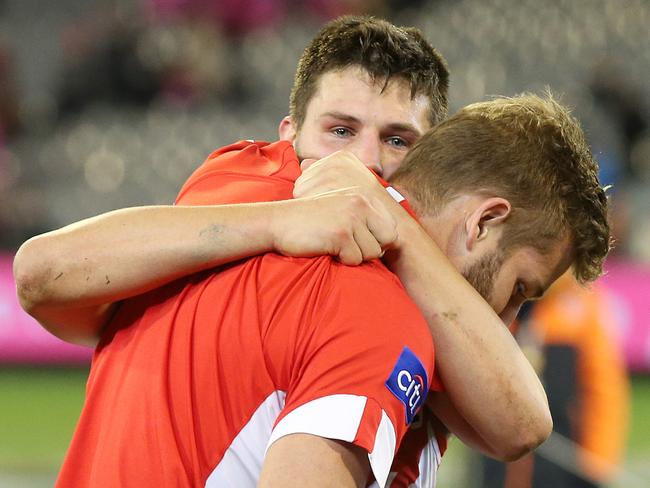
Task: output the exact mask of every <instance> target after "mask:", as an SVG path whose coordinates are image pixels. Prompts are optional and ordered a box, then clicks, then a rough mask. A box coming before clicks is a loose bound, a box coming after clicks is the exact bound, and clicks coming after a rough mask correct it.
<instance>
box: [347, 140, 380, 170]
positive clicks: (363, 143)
mask: <svg viewBox="0 0 650 488" xmlns="http://www.w3.org/2000/svg"><path fill="white" fill-rule="evenodd" d="M351 149H352V152H353V153H354V155H355V156H356V157H357V158H359V160H360V161H361V162H362V163H363V164H365V165H366V167H368V168H370V169H371V170H373V171H374V172H375V173H377V174H378V175H379V176H381V175H382V173H383V172H384V168H383V166H382V164H381V144H380V142H379V141H378V140H377V139H375V138H369V137H368V138H364V139H360V140H358V141H357V144H355V147H354V148H351Z"/></svg>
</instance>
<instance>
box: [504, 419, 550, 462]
mask: <svg viewBox="0 0 650 488" xmlns="http://www.w3.org/2000/svg"><path fill="white" fill-rule="evenodd" d="M552 430H553V420H552V418H551V415H550V412H548V411H547V412H546V414H545V415H542V416H540V418H538V419H534V420H530V421H529V422H527V423H526V426H525V427H522V428H519V429H513V435H512V437H511V438H510V439H508V440H507V441H506V442H504V443H503V444H502V445H501V446H500V449H497V450H496V452H495V453H494V457H495V458H496V459H497V460H499V461H503V462H512V461H516V460H518V459H520V458H522V457H524V456H525V455H526V454H529V453H530V452H532V451H534V450H535V449H537V447H539V446H540V445H541V444H542V443H543V442H544V441H545V440H546V439H548V437H549V435H551V431H552Z"/></svg>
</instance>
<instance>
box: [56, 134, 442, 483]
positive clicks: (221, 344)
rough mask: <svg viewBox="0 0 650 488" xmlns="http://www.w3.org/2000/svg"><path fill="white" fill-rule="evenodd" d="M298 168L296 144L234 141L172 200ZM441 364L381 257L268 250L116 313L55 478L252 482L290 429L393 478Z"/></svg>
mask: <svg viewBox="0 0 650 488" xmlns="http://www.w3.org/2000/svg"><path fill="white" fill-rule="evenodd" d="M299 174H300V168H299V164H298V161H297V159H296V157H295V153H294V152H293V148H292V147H291V146H290V145H289V144H288V143H276V144H271V145H267V144H264V143H239V144H237V145H233V146H229V147H227V148H224V149H222V150H220V151H217V152H215V153H213V154H212V155H211V157H210V158H209V159H208V161H207V162H206V163H205V164H204V165H202V166H201V167H200V168H199V169H198V170H197V171H196V172H195V173H194V174H193V175H192V177H191V178H190V179H189V181H188V182H187V183H186V185H184V187H183V189H182V190H181V193H180V195H179V197H178V200H177V203H179V204H191V205H200V204H218V203H234V202H253V201H268V200H278V199H288V198H291V194H292V189H293V182H294V181H295V179H296V178H297V176H298V175H299ZM433 367H434V351H433V342H432V338H431V335H430V334H429V331H428V327H427V325H426V323H425V321H424V319H423V317H422V316H421V314H420V312H419V311H418V309H417V307H416V306H415V305H414V304H413V303H412V302H411V300H410V299H409V298H408V297H407V295H406V293H405V291H404V289H403V288H402V286H401V283H400V282H399V280H398V279H397V278H396V277H395V276H394V275H393V274H392V273H390V272H389V271H388V270H387V269H386V268H385V267H384V266H383V265H382V264H381V262H379V261H373V262H369V263H364V264H363V265H360V266H357V267H348V266H345V265H342V264H340V263H338V262H337V261H335V260H333V259H332V258H330V257H329V256H325V257H320V258H309V259H307V258H289V257H284V256H279V255H277V254H266V255H263V256H259V257H255V258H251V259H248V260H245V261H241V262H238V263H235V264H232V265H229V266H224V267H221V268H219V269H217V270H212V271H207V272H203V273H198V274H195V275H193V276H190V277H187V278H184V279H180V280H177V281H175V282H173V283H170V284H169V285H167V286H164V287H161V288H159V289H156V290H153V291H151V292H149V293H147V294H144V295H141V296H139V297H135V298H133V299H130V300H127V301H125V302H124V303H123V305H122V306H121V308H120V309H119V311H118V312H117V314H116V316H115V318H114V319H113V320H112V322H111V324H110V325H109V327H108V329H107V330H106V331H105V333H104V334H103V337H102V340H101V342H100V345H99V346H98V348H97V350H96V352H95V355H94V358H93V364H92V367H91V373H90V377H89V380H88V386H87V398H86V404H85V405H84V409H83V411H82V415H81V418H80V420H79V423H78V425H77V429H76V431H75V435H74V438H73V441H72V444H71V447H70V450H69V452H68V455H67V457H66V460H65V462H64V465H63V468H62V470H61V473H60V476H59V480H58V486H65V487H68V486H70V487H83V486H101V487H107V486H120V487H128V486H138V487H147V486H151V487H164V486H169V487H172V486H173V487H179V486H214V487H217V486H218V487H222V486H237V487H240V486H255V484H256V482H257V479H258V476H259V473H260V470H261V466H262V463H263V460H264V454H265V451H266V448H267V447H268V446H269V445H270V444H271V443H273V442H274V441H275V440H277V439H279V438H281V437H282V436H285V435H288V434H291V433H310V434H314V435H318V436H321V437H326V438H331V439H339V440H342V441H345V442H350V443H353V444H355V445H358V446H360V447H362V448H363V449H365V450H366V451H367V452H368V457H369V461H370V465H371V469H372V473H373V476H374V477H375V479H376V480H377V484H378V485H379V486H385V485H386V483H387V480H388V478H389V476H390V477H391V478H395V475H390V473H389V472H390V467H391V463H392V461H393V457H394V454H395V451H396V448H397V446H398V445H399V443H400V441H401V439H402V437H403V436H404V434H405V433H406V431H407V429H408V425H409V423H410V422H411V420H412V418H413V416H414V415H415V413H416V411H417V409H418V408H419V406H420V405H421V404H422V403H423V401H424V398H425V396H426V392H427V389H428V388H429V386H430V380H431V379H432V377H433ZM425 442H427V443H428V446H429V448H432V449H433V451H431V452H435V450H436V449H437V443H436V442H435V436H433V435H432V434H430V435H428V436H427V439H426V440H425ZM421 447H422V445H420V447H419V448H418V449H421ZM425 451H426V449H425ZM438 454H439V453H438ZM416 461H417V460H416ZM437 462H439V455H438V458H437V461H436V466H437ZM434 475H435V473H434ZM397 477H398V478H399V475H397Z"/></svg>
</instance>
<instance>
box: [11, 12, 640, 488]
mask: <svg viewBox="0 0 650 488" xmlns="http://www.w3.org/2000/svg"><path fill="white" fill-rule="evenodd" d="M348 12H353V13H374V14H377V15H379V16H383V17H386V18H388V19H389V20H392V21H394V22H395V23H397V24H402V25H415V26H417V27H420V28H421V29H422V30H423V31H424V32H425V34H426V36H427V37H428V38H429V39H430V40H431V41H432V43H433V44H434V45H435V46H436V47H437V48H438V49H439V50H440V51H441V52H442V53H443V54H444V56H445V57H446V58H447V60H448V62H449V66H450V69H451V72H452V85H451V109H452V112H453V111H455V110H456V109H458V108H459V107H461V106H463V105H464V104H466V103H470V102H473V101H477V100H482V99H485V98H486V97H488V96H489V95H493V94H506V95H508V94H515V93H518V92H522V91H526V90H528V91H531V90H532V91H536V90H537V91H539V90H541V89H543V87H544V86H546V85H549V86H550V87H551V88H552V89H553V91H554V92H555V93H557V94H561V95H562V99H563V100H564V101H565V102H567V103H568V104H570V105H571V106H573V107H574V108H575V113H576V115H577V116H578V117H579V118H580V119H581V121H582V122H583V124H584V126H585V128H586V129H587V132H588V135H589V139H590V143H591V145H592V148H593V150H594V153H595V154H596V155H597V158H598V160H599V162H600V164H601V166H602V175H601V176H602V179H603V181H604V182H605V183H607V184H612V185H614V186H613V190H612V192H611V195H612V200H613V203H614V214H613V218H614V221H615V231H616V237H617V241H618V244H617V249H616V251H615V256H614V258H613V260H612V263H613V264H612V265H611V267H610V278H611V279H610V283H609V285H610V287H611V288H612V290H611V291H612V296H613V297H614V299H615V302H616V306H615V310H616V311H617V316H616V320H615V321H614V322H615V323H613V324H610V329H611V330H610V331H609V332H611V334H612V337H615V338H616V339H615V345H616V347H617V348H618V349H619V350H620V352H621V353H622V354H623V356H624V358H625V362H626V365H627V367H628V369H629V371H630V373H631V375H632V382H631V384H632V389H631V402H630V405H629V408H630V412H631V416H630V424H629V435H628V436H627V448H626V452H625V460H624V463H623V464H622V466H621V468H620V470H619V475H618V476H617V477H616V478H615V479H614V481H612V484H611V486H626V487H627V486H631V487H634V486H650V481H648V480H650V379H649V377H648V376H647V375H648V373H649V372H650V308H649V305H648V303H649V302H650V244H649V243H650V126H649V120H650V106H649V104H650V82H649V81H648V80H650V29H649V25H650V4H649V3H648V2H647V0H620V1H619V0H550V1H547V2H539V1H536V0H519V1H517V0H456V1H454V0H437V1H434V0H429V1H427V0H410V1H406V0H403V1H400V0H305V1H302V2H297V1H290V0H242V1H237V0H103V1H102V0H92V1H89V0H58V1H57V2H41V1H37V0H0V487H5V486H7V487H8V486H21V487H27V486H33V487H41V486H51V485H52V483H53V480H54V478H55V476H56V472H57V469H58V466H59V465H60V463H61V460H62V458H63V455H64V453H65V450H66V447H67V443H68V442H69V439H70V436H71V434H72V430H73V427H74V424H75V421H76V418H77V415H78V413H79V411H80V409H81V406H82V402H83V389H84V382H85V377H86V375H87V369H88V362H89V357H90V353H89V351H88V350H85V349H83V348H81V349H80V348H75V347H71V346H65V345H62V344H60V343H59V342H58V341H56V340H55V339H52V338H50V337H48V336H46V335H45V334H44V333H42V332H41V331H40V330H39V328H38V326H37V325H35V324H34V322H33V321H31V319H30V318H29V317H26V316H25V314H24V313H22V312H21V311H20V310H19V308H18V305H17V304H16V299H15V290H14V285H13V281H12V276H11V259H12V256H13V253H14V252H15V250H16V249H17V248H18V246H19V245H20V244H21V243H22V242H23V241H24V240H26V239H27V238H29V237H31V236H32V235H35V234H37V233H41V232H45V231H48V230H51V229H54V228H57V227H60V226H63V225H65V224H68V223H70V222H73V221H75V220H79V219H82V218H85V217H89V216H92V215H95V214H98V213H101V212H105V211H108V210H112V209H115V208H119V207H125V206H133V205H144V204H154V203H169V202H172V201H173V200H174V197H175V194H176V191H177V189H178V188H179V186H180V184H181V183H182V182H183V181H184V180H185V178H186V177H187V176H188V175H189V174H190V173H191V171H192V170H193V169H194V168H195V167H196V166H197V165H198V164H200V163H201V162H202V161H203V159H204V158H205V156H206V155H207V154H208V153H210V152H211V151H212V150H213V149H215V148H217V147H219V146H221V145H224V144H227V143H229V142H232V141H235V140H238V139H249V138H255V139H267V140H272V139H274V138H275V137H276V127H277V123H278V122H279V120H280V119H281V117H282V116H283V115H285V113H286V111H287V106H288V97H289V90H290V87H291V82H292V75H293V71H294V69H295V65H296V61H297V59H298V57H299V55H300V53H301V51H302V48H303V47H304V45H305V44H306V43H307V42H308V40H309V39H310V38H311V37H312V36H313V35H314V34H315V32H316V31H317V29H318V28H319V26H320V25H321V24H322V23H323V22H324V21H326V20H327V19H329V18H331V17H333V16H336V15H339V14H342V13H348ZM606 284H607V283H606ZM468 459H469V457H468V454H467V452H466V451H464V450H463V449H462V448H460V446H457V445H455V444H453V445H452V448H451V452H450V454H449V455H448V456H446V457H445V459H444V462H443V464H442V467H441V474H440V477H441V479H440V481H439V484H438V486H440V487H443V488H445V487H456V486H478V485H477V483H476V482H475V481H473V477H472V476H471V472H472V469H471V465H470V464H468V462H469V461H468ZM643 480H645V482H644V481H643Z"/></svg>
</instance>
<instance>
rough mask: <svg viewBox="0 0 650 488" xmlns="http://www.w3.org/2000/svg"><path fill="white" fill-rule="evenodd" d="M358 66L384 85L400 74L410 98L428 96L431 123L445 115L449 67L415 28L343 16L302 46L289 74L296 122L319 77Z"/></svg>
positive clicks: (291, 112) (374, 19)
mask: <svg viewBox="0 0 650 488" xmlns="http://www.w3.org/2000/svg"><path fill="white" fill-rule="evenodd" d="M349 66H359V67H361V68H363V69H364V70H365V71H367V72H368V74H369V75H370V76H371V78H372V79H373V81H375V82H377V81H382V82H383V83H384V87H385V86H386V84H387V83H388V82H389V81H390V80H391V79H403V80H405V81H407V82H408V83H409V85H410V88H411V98H414V97H415V96H416V95H420V94H423V95H425V96H427V97H428V98H429V101H430V109H429V117H428V119H429V122H430V123H431V126H434V125H435V124H437V123H439V122H440V121H441V120H443V119H444V118H445V117H446V116H447V91H448V86H449V71H448V69H447V63H446V62H445V60H444V58H443V57H442V56H441V55H440V54H439V53H438V51H436V50H435V49H434V48H433V47H432V46H431V44H429V42H428V41H427V40H426V39H425V38H424V36H423V35H422V33H421V32H420V30H418V29H416V28H414V27H397V26H395V25H393V24H391V23H390V22H387V21H385V20H381V19H376V18H374V17H367V16H343V17H339V18H337V19H335V20H333V21H331V22H329V23H327V24H326V25H325V26H324V27H323V28H322V29H321V30H320V32H319V33H318V34H317V35H316V37H314V38H313V39H312V41H311V42H310V43H309V45H308V46H307V47H306V48H305V50H304V52H303V54H302V56H301V58H300V61H299V62H298V68H297V70H296V75H295V78H294V83H293V88H292V90H291V98H290V114H291V117H292V118H293V120H294V122H295V124H296V126H297V127H301V126H302V124H303V122H304V120H305V115H306V112H307V105H308V104H309V101H310V100H311V99H312V97H313V96H314V93H315V91H316V87H317V82H318V79H319V77H320V76H321V75H322V74H324V73H326V72H329V71H334V70H341V69H344V68H347V67H349Z"/></svg>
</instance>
